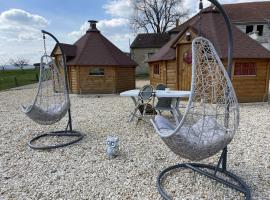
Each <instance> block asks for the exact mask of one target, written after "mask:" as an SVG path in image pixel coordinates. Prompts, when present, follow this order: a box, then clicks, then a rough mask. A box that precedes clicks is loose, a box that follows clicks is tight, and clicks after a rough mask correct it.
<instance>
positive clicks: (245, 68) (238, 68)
mask: <svg viewBox="0 0 270 200" xmlns="http://www.w3.org/2000/svg"><path fill="white" fill-rule="evenodd" d="M234 75H235V76H256V64H255V63H235V67H234Z"/></svg>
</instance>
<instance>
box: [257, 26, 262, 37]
mask: <svg viewBox="0 0 270 200" xmlns="http://www.w3.org/2000/svg"><path fill="white" fill-rule="evenodd" d="M257 33H258V35H259V36H262V35H263V25H257Z"/></svg>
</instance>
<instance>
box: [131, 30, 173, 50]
mask: <svg viewBox="0 0 270 200" xmlns="http://www.w3.org/2000/svg"><path fill="white" fill-rule="evenodd" d="M169 40H170V35H169V34H168V33H143V34H138V35H137V37H136V38H135V39H134V41H133V42H132V44H131V45H130V48H132V49H134V48H160V47H162V46H163V45H164V44H166V43H167V42H168V41H169Z"/></svg>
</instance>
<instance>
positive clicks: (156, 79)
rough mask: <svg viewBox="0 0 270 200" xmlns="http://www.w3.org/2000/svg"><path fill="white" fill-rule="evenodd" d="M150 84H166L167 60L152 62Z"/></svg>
mask: <svg viewBox="0 0 270 200" xmlns="http://www.w3.org/2000/svg"><path fill="white" fill-rule="evenodd" d="M149 66H150V68H149V69H150V70H149V75H150V84H151V85H153V86H154V87H156V86H157V85H158V84H159V83H163V84H166V79H167V74H166V73H167V70H166V62H165V61H160V62H154V63H150V64H149ZM157 69H159V70H157Z"/></svg>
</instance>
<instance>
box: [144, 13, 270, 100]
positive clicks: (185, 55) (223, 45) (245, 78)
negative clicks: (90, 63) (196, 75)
mask: <svg viewBox="0 0 270 200" xmlns="http://www.w3.org/2000/svg"><path fill="white" fill-rule="evenodd" d="M199 21H200V22H199ZM179 29H180V30H181V31H180V32H179V33H178V35H177V36H175V37H174V38H173V39H171V40H170V41H169V42H168V43H167V44H166V45H164V46H163V47H162V48H161V49H160V51H158V52H157V53H156V54H154V55H153V56H152V57H151V58H150V59H149V60H148V63H149V66H150V82H151V84H152V85H157V84H158V83H164V84H166V85H167V86H168V87H169V88H171V89H175V90H190V87H191V84H190V83H191V75H192V72H191V68H192V49H191V43H192V39H193V38H195V37H197V36H198V35H199V34H200V35H201V36H203V37H205V38H207V39H209V40H210V41H211V42H212V43H213V45H214V46H215V49H216V51H217V53H218V55H219V57H220V58H221V60H222V62H223V64H224V66H225V67H226V65H227V29H226V25H225V22H224V20H223V17H222V15H221V14H220V13H219V12H218V11H217V10H215V9H212V8H211V9H208V10H205V11H204V12H203V13H202V14H201V19H199V15H196V16H194V17H193V18H191V19H190V20H188V21H187V22H185V23H184V24H182V25H181V26H180V27H179ZM199 29H200V30H199ZM232 29H233V41H234V48H233V69H232V82H233V86H234V88H235V91H236V94H237V97H238V101H239V102H262V101H267V100H268V91H269V67H270V52H269V51H268V50H267V49H265V48H264V47H263V46H261V45H260V44H259V43H258V42H257V41H255V40H253V39H251V38H250V37H249V36H248V35H246V34H245V33H243V32H242V31H240V30H239V29H238V28H237V27H235V26H234V25H233V27H232Z"/></svg>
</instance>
